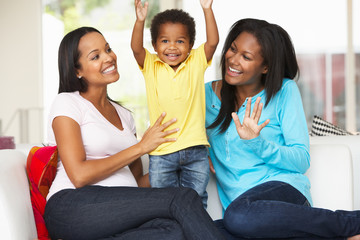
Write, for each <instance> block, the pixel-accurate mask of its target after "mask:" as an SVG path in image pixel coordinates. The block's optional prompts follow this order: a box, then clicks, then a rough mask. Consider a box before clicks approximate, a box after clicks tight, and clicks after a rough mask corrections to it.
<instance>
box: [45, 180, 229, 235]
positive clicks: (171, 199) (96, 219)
mask: <svg viewBox="0 0 360 240" xmlns="http://www.w3.org/2000/svg"><path fill="white" fill-rule="evenodd" d="M44 216H45V222H46V227H47V229H48V231H49V234H50V236H51V238H52V239H62V240H68V239H70V240H71V239H74V240H75V239H76V240H92V239H102V240H105V239H126V240H135V239H136V240H138V239H149V240H161V239H166V240H167V239H175V240H178V239H179V240H180V239H181V240H183V239H214V240H218V239H223V237H222V235H220V232H219V231H218V229H217V228H216V226H215V224H214V222H213V221H212V219H211V218H210V216H209V215H208V214H207V212H206V210H205V209H204V208H203V207H202V203H201V200H200V198H199V196H198V194H197V193H196V192H195V191H194V190H192V189H189V188H167V189H160V188H136V187H101V186H86V187H83V188H78V189H66V190H62V191H60V192H58V193H56V194H54V195H53V196H52V197H51V198H50V199H49V201H48V202H47V204H46V207H45V214H44Z"/></svg>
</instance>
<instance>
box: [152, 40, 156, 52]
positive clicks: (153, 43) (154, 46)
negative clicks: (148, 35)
mask: <svg viewBox="0 0 360 240" xmlns="http://www.w3.org/2000/svg"><path fill="white" fill-rule="evenodd" d="M151 44H152V46H153V48H154V50H155V52H157V51H156V43H155V42H151Z"/></svg>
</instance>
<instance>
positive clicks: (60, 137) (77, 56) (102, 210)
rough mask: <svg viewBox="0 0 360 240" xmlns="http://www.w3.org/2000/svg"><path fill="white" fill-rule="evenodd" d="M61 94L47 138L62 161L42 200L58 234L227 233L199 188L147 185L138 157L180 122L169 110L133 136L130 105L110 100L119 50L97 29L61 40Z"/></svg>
mask: <svg viewBox="0 0 360 240" xmlns="http://www.w3.org/2000/svg"><path fill="white" fill-rule="evenodd" d="M59 73H60V86H59V95H58V96H57V97H56V99H55V100H54V103H53V105H52V107H51V111H50V117H49V129H48V130H49V131H48V133H49V143H50V144H51V145H57V147H58V151H59V164H58V169H57V175H56V177H55V180H54V182H53V184H52V186H51V189H50V192H49V195H48V201H47V204H46V208H45V214H44V217H45V222H46V226H47V228H48V231H49V234H50V236H51V238H53V239H63V240H67V239H76V240H81V239H85V240H91V239H110V238H111V239H222V236H221V235H220V233H219V232H218V230H217V229H216V227H215V225H214V224H213V222H212V220H211V218H210V217H209V215H208V214H207V213H206V211H205V210H204V208H203V207H202V203H201V200H200V198H199V196H198V195H197V193H196V192H195V191H194V190H191V189H186V188H181V189H179V188H174V189H172V188H167V189H160V188H148V187H149V181H148V176H147V175H143V171H142V165H141V160H140V157H141V156H142V155H143V154H146V153H148V152H150V151H152V150H154V149H155V148H156V147H157V146H158V145H160V144H162V143H164V142H168V141H175V140H176V139H171V138H166V136H168V135H169V134H171V133H174V132H176V131H177V130H178V129H171V128H170V130H169V129H168V127H169V126H171V124H172V123H174V122H175V121H176V120H175V119H173V120H171V121H169V122H166V123H162V120H163V118H164V116H165V113H164V114H162V115H161V116H160V117H159V119H158V120H157V122H156V123H155V124H154V125H153V126H152V127H150V128H149V129H148V130H147V131H146V132H145V134H144V136H143V138H142V139H141V141H140V142H138V141H137V139H136V132H135V124H134V120H133V118H132V116H131V113H130V112H129V111H128V110H127V109H125V108H124V107H122V106H120V105H119V104H117V103H115V102H113V101H111V100H110V99H109V98H108V96H107V85H108V84H110V83H113V82H116V81H117V80H118V79H119V73H118V71H117V64H116V55H115V53H114V52H112V50H111V48H110V46H109V44H108V43H107V42H106V40H105V39H104V37H103V35H102V34H101V33H100V32H99V31H98V30H96V29H94V28H90V27H82V28H79V29H76V30H74V31H72V32H70V33H68V34H67V35H66V36H65V37H64V38H63V40H62V42H61V44H60V48H59Z"/></svg>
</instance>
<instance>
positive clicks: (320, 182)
mask: <svg viewBox="0 0 360 240" xmlns="http://www.w3.org/2000/svg"><path fill="white" fill-rule="evenodd" d="M310 157H311V162H310V168H309V170H308V171H307V172H306V174H305V175H307V176H308V177H309V180H310V184H311V189H310V191H311V195H312V198H313V206H314V207H321V208H326V209H330V210H337V209H343V210H353V208H354V198H353V167H352V158H351V152H350V149H349V148H348V147H347V146H346V145H341V144H334V145H329V144H313V145H310Z"/></svg>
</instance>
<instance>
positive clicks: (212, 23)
mask: <svg viewBox="0 0 360 240" xmlns="http://www.w3.org/2000/svg"><path fill="white" fill-rule="evenodd" d="M212 2H213V0H200V3H201V7H202V8H203V11H204V17H205V24H206V42H205V46H204V48H205V55H206V59H207V61H210V60H211V58H212V57H213V55H214V53H215V50H216V47H217V45H218V43H219V32H218V28H217V25H216V20H215V16H214V12H213V10H212V8H211V5H212Z"/></svg>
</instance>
